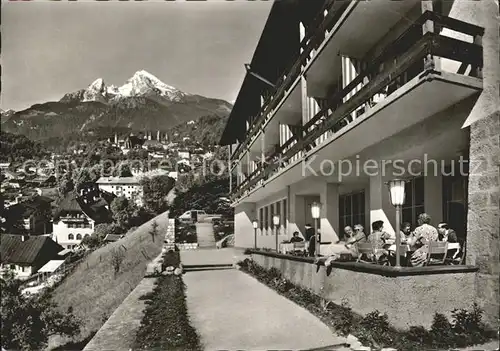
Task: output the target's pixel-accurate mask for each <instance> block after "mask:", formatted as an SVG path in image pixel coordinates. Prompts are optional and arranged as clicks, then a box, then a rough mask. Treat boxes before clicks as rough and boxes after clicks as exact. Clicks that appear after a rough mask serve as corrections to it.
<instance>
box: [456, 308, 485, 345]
mask: <svg viewBox="0 0 500 351" xmlns="http://www.w3.org/2000/svg"><path fill="white" fill-rule="evenodd" d="M482 313H483V310H482V309H481V308H480V307H479V306H478V305H477V304H476V303H474V304H473V305H472V310H471V311H467V310H466V309H456V310H453V311H452V329H453V332H454V334H455V340H456V341H457V346H459V347H460V346H466V345H471V344H479V343H482V342H485V341H486V340H487V334H488V332H487V330H486V327H485V325H484V323H483V321H482Z"/></svg>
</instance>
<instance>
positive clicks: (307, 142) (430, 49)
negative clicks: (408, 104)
mask: <svg viewBox="0 0 500 351" xmlns="http://www.w3.org/2000/svg"><path fill="white" fill-rule="evenodd" d="M427 21H431V22H433V23H434V27H435V28H438V27H439V28H445V27H446V28H449V29H451V30H453V31H456V32H460V33H464V34H468V35H471V36H472V37H474V38H476V39H477V38H480V37H482V35H483V34H484V29H483V28H481V27H478V26H475V25H472V24H469V23H466V22H463V21H460V20H457V19H453V18H450V17H446V16H442V15H439V14H437V13H434V12H432V11H426V12H424V13H423V14H422V16H420V17H419V19H417V20H416V21H415V22H414V23H413V24H412V26H410V28H408V29H407V30H406V31H405V32H404V33H403V34H401V35H400V36H399V37H398V38H397V39H396V40H395V41H393V42H392V43H391V44H389V45H388V46H386V48H385V49H384V50H383V51H382V52H381V53H380V54H379V55H378V56H377V57H375V58H373V59H371V61H370V62H369V64H368V66H367V67H366V69H364V70H363V71H361V72H360V73H359V74H358V76H357V77H356V78H355V79H354V80H353V81H352V82H351V83H350V84H348V85H347V86H346V87H345V88H344V89H342V90H340V91H339V92H337V93H335V94H333V96H331V97H330V98H329V99H328V103H327V104H326V106H325V107H324V108H323V109H322V110H321V111H319V112H318V113H317V114H316V115H315V116H313V118H312V119H311V120H310V121H308V122H307V123H306V124H305V125H303V126H302V133H297V134H295V135H293V136H292V137H291V138H290V139H288V140H287V141H286V142H285V143H284V144H283V145H281V146H280V147H279V148H277V149H276V150H275V152H274V153H273V154H272V155H271V156H270V157H269V158H268V160H270V161H272V160H275V161H274V162H261V163H260V164H259V165H258V166H257V167H256V169H255V170H254V171H253V172H252V173H251V174H250V175H249V176H248V177H247V178H246V179H245V180H244V181H243V182H242V183H240V184H239V185H238V186H237V187H236V188H235V189H234V190H233V195H232V198H233V200H236V199H237V198H239V197H240V196H241V195H242V194H243V193H245V192H246V191H249V190H250V189H251V188H253V187H254V186H256V185H257V184H259V183H260V182H261V181H265V180H266V179H267V178H268V177H269V176H271V175H272V174H274V173H275V172H276V171H277V170H279V168H281V167H283V166H286V164H287V163H288V162H289V161H290V159H291V158H292V157H294V156H295V155H297V154H298V153H301V152H303V151H304V150H306V151H307V150H310V149H312V148H314V147H315V146H317V145H316V143H317V139H318V138H319V137H320V136H322V135H323V134H325V133H327V132H329V131H333V132H335V131H336V130H338V129H340V128H341V127H342V125H341V123H342V122H343V121H345V119H346V118H348V117H349V116H350V113H351V112H353V111H355V110H356V109H358V108H359V107H361V106H363V105H365V106H366V105H367V104H368V105H372V104H373V97H374V96H375V95H377V94H380V93H381V92H384V91H385V92H387V91H390V90H388V89H389V88H390V86H391V85H393V84H394V83H395V82H397V81H399V82H403V84H404V83H405V82H407V81H409V80H411V79H413V78H414V77H416V76H420V77H422V78H423V77H425V76H427V75H429V74H430V73H437V74H439V72H436V71H435V70H434V56H437V57H442V58H447V59H451V60H454V61H459V62H461V63H462V66H461V67H460V69H459V70H458V72H457V73H458V74H464V73H465V72H466V68H467V66H470V67H471V69H470V75H472V76H480V75H481V69H482V66H483V50H482V46H481V45H480V44H477V42H479V40H474V43H469V42H465V41H462V40H458V39H454V38H451V37H447V36H443V35H440V34H438V33H435V32H427V33H425V34H424V35H421V36H415V35H414V34H415V30H419V31H421V30H422V25H423V24H424V23H426V22H427ZM422 62H423V69H422V70H420V69H419V70H417V71H415V70H414V69H412V68H413V67H415V65H416V64H417V65H418V64H419V63H422ZM359 84H362V85H363V86H362V88H361V89H359V88H358V85H359ZM356 88H358V89H359V90H358V91H357V92H356V93H354V94H352V91H353V90H354V89H356ZM350 93H351V96H350V97H349V98H347V97H348V96H349V94H350ZM385 95H390V93H386V94H385Z"/></svg>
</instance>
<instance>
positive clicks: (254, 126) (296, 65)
mask: <svg viewBox="0 0 500 351" xmlns="http://www.w3.org/2000/svg"><path fill="white" fill-rule="evenodd" d="M348 6H349V2H348V1H332V0H328V1H325V4H324V6H323V7H322V9H321V10H320V11H319V12H318V15H317V16H316V18H315V19H314V20H313V22H312V23H311V24H310V29H309V31H308V33H307V34H306V35H305V37H304V38H303V39H302V41H301V43H300V48H301V53H300V55H299V56H298V57H297V58H295V59H294V60H292V64H291V66H290V67H289V68H288V69H287V70H286V71H285V72H284V74H283V75H282V76H281V78H280V79H279V81H278V82H276V84H275V87H276V88H275V91H274V92H273V94H272V95H271V96H270V97H269V98H268V99H267V100H266V101H265V102H264V104H263V106H262V108H261V111H260V113H259V114H258V116H257V117H256V118H255V119H254V120H253V122H252V123H251V124H250V126H249V127H248V131H247V136H246V139H245V141H244V142H242V143H240V144H239V145H238V146H237V147H236V149H235V150H234V152H233V154H232V155H231V159H233V160H238V159H240V158H241V156H242V155H243V153H244V151H245V150H246V149H247V148H248V147H249V146H251V145H252V144H253V143H254V141H255V138H256V136H257V135H258V133H259V131H260V130H261V128H262V126H263V125H264V124H265V123H266V122H267V121H269V120H270V119H271V115H272V114H273V112H274V111H275V110H276V109H277V108H278V106H279V104H280V103H281V102H282V100H283V99H284V97H285V96H286V95H287V93H288V90H289V89H290V88H291V87H292V85H293V84H294V82H295V81H296V79H297V78H298V77H299V76H300V75H301V74H302V72H303V67H305V65H307V63H308V62H310V61H311V59H312V57H313V56H314V50H316V49H318V48H319V47H320V46H321V44H322V43H323V39H324V34H325V32H328V31H330V30H332V28H333V27H334V25H335V23H337V21H338V19H339V18H340V16H341V14H342V13H343V12H344V10H345V9H346V8H348Z"/></svg>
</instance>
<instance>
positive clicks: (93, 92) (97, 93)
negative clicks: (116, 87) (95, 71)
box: [83, 78, 107, 102]
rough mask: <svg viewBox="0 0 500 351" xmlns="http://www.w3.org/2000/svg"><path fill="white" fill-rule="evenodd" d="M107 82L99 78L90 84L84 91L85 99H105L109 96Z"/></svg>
mask: <svg viewBox="0 0 500 351" xmlns="http://www.w3.org/2000/svg"><path fill="white" fill-rule="evenodd" d="M106 90H107V89H106V84H105V83H104V80H103V79H102V78H98V79H96V80H95V81H93V82H92V84H90V85H89V87H88V88H87V89H86V90H85V92H84V93H83V101H101V102H103V101H105V100H106V98H107V91H106Z"/></svg>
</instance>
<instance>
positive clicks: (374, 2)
mask: <svg viewBox="0 0 500 351" xmlns="http://www.w3.org/2000/svg"><path fill="white" fill-rule="evenodd" d="M499 43H500V40H499V23H498V1H496V2H495V1H494V0H480V1H468V0H455V1H453V0H449V1H447V0H443V1H419V0H400V1H393V0H369V1H347V0H337V1H334V0H319V1H313V0H307V1H306V0H281V1H275V2H274V4H273V5H272V8H271V10H270V13H269V17H268V19H267V22H266V24H265V27H264V29H263V32H262V34H261V37H260V40H259V41H258V44H257V47H256V49H255V52H254V55H253V58H252V59H251V61H250V62H249V64H248V65H247V74H246V76H245V78H244V80H243V83H242V86H241V90H240V92H239V95H238V97H237V99H236V102H235V104H234V108H233V110H232V113H231V115H230V117H229V120H228V123H227V126H226V129H225V131H224V133H223V136H222V138H221V144H222V145H229V146H230V149H231V150H230V159H231V167H232V175H231V195H232V202H233V206H234V208H235V245H236V246H237V247H253V246H254V245H255V238H254V228H253V222H254V221H257V222H258V229H257V240H256V241H257V246H258V247H261V248H270V249H274V248H275V243H276V235H278V240H279V241H280V242H281V241H283V240H286V239H289V238H290V237H291V235H292V233H293V232H295V231H298V232H299V233H301V234H304V230H305V225H306V224H308V223H313V219H312V218H311V210H310V207H311V204H312V203H314V202H318V203H320V204H321V214H320V220H319V228H320V230H321V235H322V241H329V242H336V241H338V240H341V239H342V238H343V228H344V227H345V226H347V225H350V226H352V225H355V224H361V225H363V226H364V228H365V231H370V230H371V223H373V222H374V221H377V220H382V221H384V228H385V230H386V231H388V232H392V233H394V227H395V208H394V207H393V206H392V205H391V202H390V198H389V192H388V190H387V185H386V184H387V182H388V181H390V180H391V179H394V178H403V179H405V180H406V181H407V182H406V187H405V188H406V189H405V190H406V191H405V193H406V198H405V203H404V205H403V206H402V211H401V221H402V222H409V223H411V225H412V228H414V227H415V226H416V225H417V216H418V215H419V214H420V213H422V212H425V213H427V214H429V215H430V216H431V218H432V224H433V225H437V224H438V223H439V222H441V221H444V222H447V223H449V225H450V226H451V227H452V228H453V229H454V230H455V231H456V232H457V235H458V237H459V241H460V242H461V244H462V245H464V247H465V252H466V255H465V261H464V263H463V265H462V266H463V270H462V271H460V272H454V273H453V272H452V273H450V272H448V273H442V274H438V273H436V272H435V271H433V272H430V271H429V274H428V275H426V273H425V268H427V267H424V269H422V271H419V273H418V274H419V275H418V277H417V278H414V279H421V280H420V281H408V280H404V281H403V278H405V279H406V278H408V277H407V276H404V277H400V275H405V274H403V273H401V272H399V273H394V276H395V277H396V278H392V279H401V280H398V282H400V283H398V284H402V285H398V286H399V289H403V288H404V286H403V285H404V284H409V285H411V286H412V287H415V289H413V291H414V292H413V293H414V294H417V293H418V294H420V295H419V296H416V297H415V298H420V299H422V301H429V302H428V303H427V302H426V306H425V307H424V308H423V309H424V310H425V311H422V310H416V311H417V312H418V313H420V314H422V317H421V319H422V320H421V322H422V323H423V324H428V323H429V322H430V321H429V320H428V319H429V318H431V319H432V315H433V311H439V310H441V309H442V308H448V307H449V308H450V309H451V307H452V305H454V306H456V307H459V306H461V305H464V306H465V305H466V303H468V302H470V303H471V301H477V302H478V303H479V304H480V305H481V307H482V308H483V309H485V310H486V311H487V320H488V321H489V322H490V323H498V311H499V295H498V291H499V290H498V289H499V288H498V287H499V273H500V269H499V231H500V229H499V223H500V221H499V213H500V209H499V157H500V148H499V134H500V125H499V100H500V97H499V74H500V73H499ZM241 64H242V66H243V64H244V62H242V63H241ZM275 215H279V217H280V224H279V227H278V228H275V227H274V225H273V216H275ZM277 233H278V234H277ZM254 256H258V255H254ZM266 262H267V261H266ZM288 264H292V263H284V262H282V264H281V268H282V270H286V269H288V268H287V267H288ZM301 269H302V268H301ZM353 269H354V268H353ZM356 269H358V268H356ZM428 269H430V267H429V268H428ZM450 269H451V268H450ZM454 269H457V268H456V267H454ZM403 271H404V270H403ZM290 274H291V275H292V278H291V279H295V280H298V281H300V279H302V278H298V275H297V274H298V273H296V272H295V273H293V274H292V273H290ZM303 274H305V273H303ZM336 274H337V275H338V277H337V278H338V279H340V278H342V281H343V282H344V283H343V284H347V285H349V284H348V283H345V282H346V281H349V279H350V277H352V279H357V282H358V283H357V284H361V283H360V282H364V281H366V284H367V285H368V284H370V287H373V284H375V285H376V284H379V283H378V282H377V283H373V281H372V280H371V279H372V278H369V277H366V276H364V275H363V274H365V273H359V272H357V271H356V272H352V271H350V272H349V274H351V275H346V276H343V275H342V274H344V273H342V272H340V270H339V271H338V272H337V273H336ZM355 274H357V276H356V275H355ZM360 274H361V276H360ZM391 274H392V273H391ZM299 275H300V274H299ZM382 276H383V277H382ZM354 277H358V278H354ZM303 278H304V277H303ZM382 278H383V279H386V278H385V276H384V274H382V273H381V279H382ZM304 279H306V278H304ZM307 279H310V281H309V283H308V284H309V285H310V286H312V287H313V288H314V287H315V286H316V285H315V284H316V283H317V282H316V280H315V279H317V278H311V277H309V278H307ZM318 279H319V278H318ZM322 279H323V278H322ZM326 279H328V278H326ZM332 279H336V278H335V277H333V278H332ZM412 279H413V276H412ZM302 283H303V281H302ZM304 284H305V283H304ZM308 284H305V285H308ZM318 284H319V283H318ZM322 284H326V283H325V282H323V283H322ZM380 284H382V283H380ZM384 284H385V283H384ZM388 284H396V283H394V280H392V281H390V282H389V283H388ZM440 284H442V285H447V287H444V286H440ZM435 285H436V286H440V287H439V288H434V286H435ZM337 286H338V285H337ZM357 286H358V289H362V287H361V286H359V285H357ZM384 286H386V285H384ZM464 286H465V287H464ZM367 288H368V286H367ZM373 288H376V287H373ZM332 289H333V288H332ZM335 289H339V288H338V287H335ZM335 289H334V290H335ZM380 289H381V291H384V289H386V288H384V287H380ZM436 289H437V290H439V291H436ZM447 289H455V290H454V291H451V292H450V291H448V290H447ZM345 293H349V292H348V291H347V290H346V291H345ZM394 293H395V292H394V291H393V290H392V291H387V296H388V297H390V296H393V294H394ZM438 293H439V294H440V295H438V296H442V295H443V294H448V299H449V300H450V301H451V302H450V303H444V304H443V303H441V302H440V303H441V304H440V305H436V304H435V303H433V302H432V299H433V297H435V296H436V294H438ZM338 294H340V292H338ZM338 294H337V293H336V292H335V291H333V292H331V294H330V295H329V298H331V299H333V300H336V299H337V300H340V297H339V296H340V295H338ZM391 294H392V295H391ZM405 294H406V291H405ZM411 294H412V293H410V295H411ZM426 294H427V295H426ZM460 294H461V296H458V295H460ZM382 295H383V294H382ZM455 297H456V299H455ZM461 302H463V304H462V303H461ZM353 303H354V304H355V310H358V311H359V312H369V311H371V310H373V308H372V309H371V310H370V308H371V307H369V306H370V304H372V305H375V306H378V305H377V304H376V303H375V302H374V301H373V300H372V298H371V297H368V296H367V297H366V299H364V300H363V299H361V298H360V300H359V301H357V302H353ZM365 305H366V306H365ZM386 305H387V304H386ZM440 306H441V307H442V308H441V307H440ZM379 307H380V306H379ZM391 308H392V307H390V306H381V307H380V309H381V310H383V311H386V312H388V313H389V315H390V317H391V320H392V321H393V322H394V323H396V324H398V323H399V324H401V323H403V322H402V321H404V319H405V318H407V316H401V315H400V314H398V312H396V311H393V310H391ZM419 308H422V307H419ZM427 309H428V310H429V311H428V312H429V313H428V315H429V317H427V315H426V314H425V313H426V311H427ZM408 313H410V311H409V312H408ZM417 319H419V318H417Z"/></svg>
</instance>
